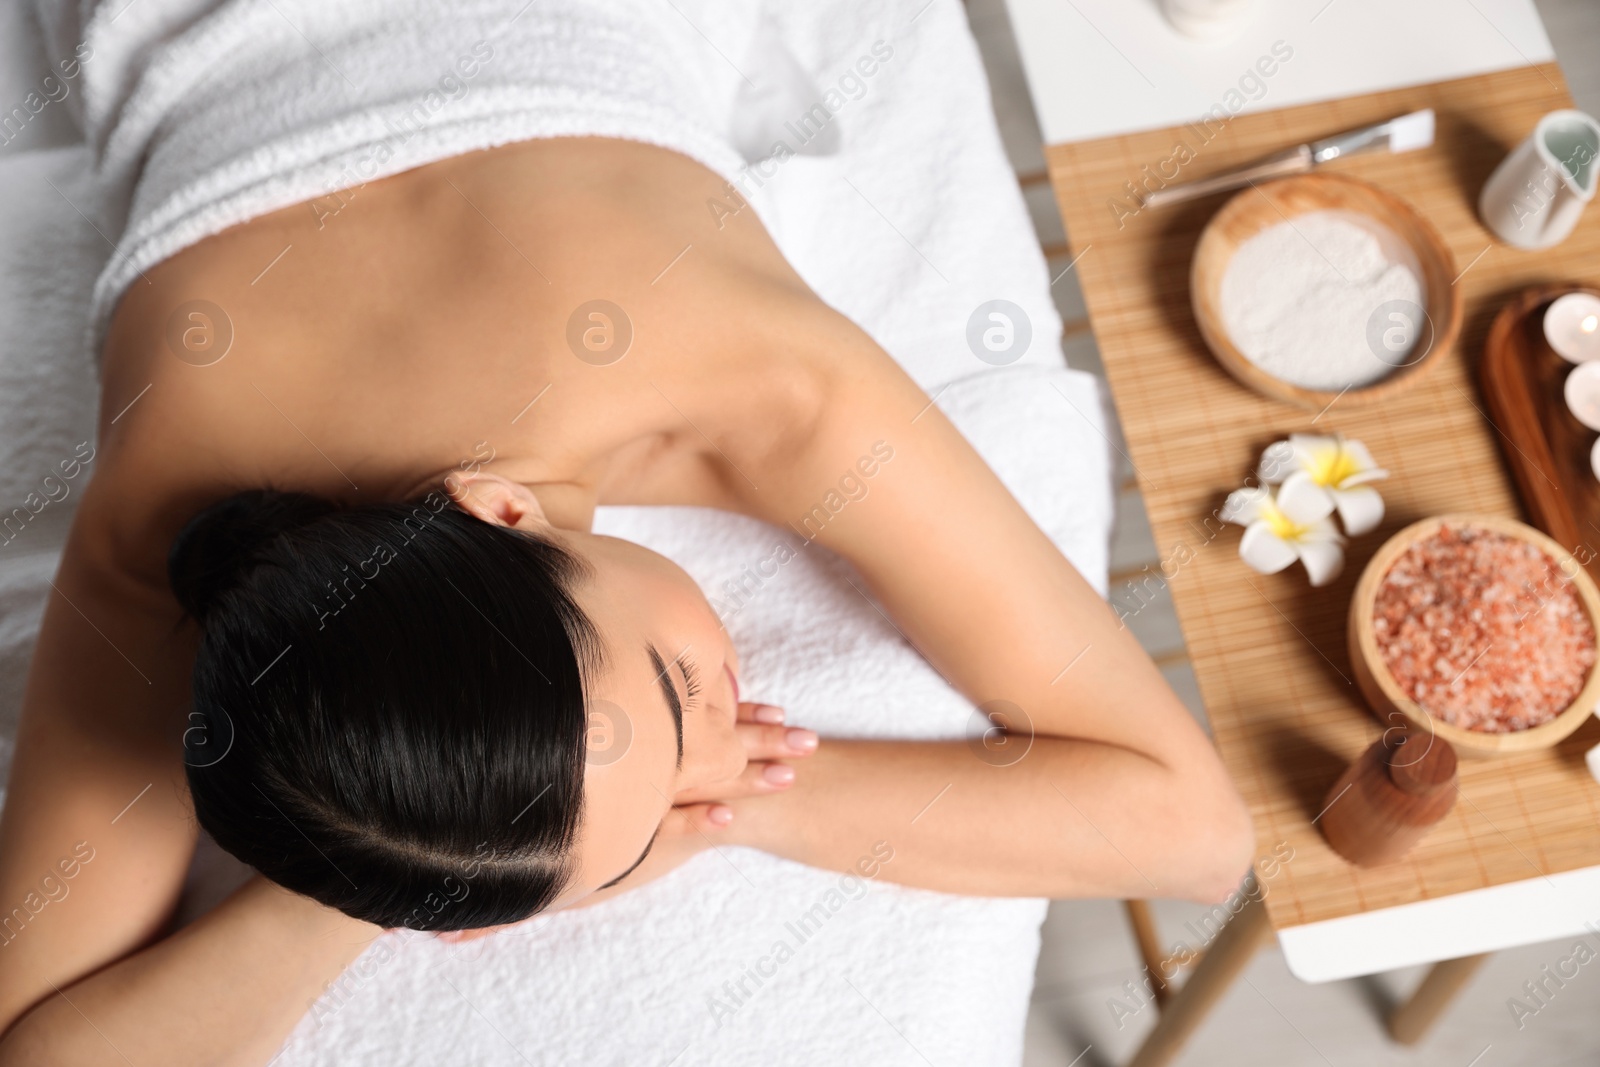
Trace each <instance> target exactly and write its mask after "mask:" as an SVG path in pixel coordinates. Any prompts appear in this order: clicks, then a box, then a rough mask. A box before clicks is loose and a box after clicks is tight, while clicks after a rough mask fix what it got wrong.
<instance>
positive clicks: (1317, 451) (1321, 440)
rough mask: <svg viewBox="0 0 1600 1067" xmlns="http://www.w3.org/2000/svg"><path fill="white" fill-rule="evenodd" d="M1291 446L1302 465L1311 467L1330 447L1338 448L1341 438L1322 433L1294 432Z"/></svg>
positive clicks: (1290, 440) (1290, 438)
mask: <svg viewBox="0 0 1600 1067" xmlns="http://www.w3.org/2000/svg"><path fill="white" fill-rule="evenodd" d="M1289 447H1290V448H1292V449H1294V455H1295V459H1296V460H1298V461H1299V464H1300V466H1302V467H1310V466H1311V465H1313V464H1314V463H1316V461H1317V457H1318V456H1320V455H1322V454H1323V453H1324V452H1327V451H1328V450H1329V449H1334V448H1338V447H1339V439H1338V438H1337V437H1329V436H1327V435H1325V434H1320V433H1292V434H1290V435H1289Z"/></svg>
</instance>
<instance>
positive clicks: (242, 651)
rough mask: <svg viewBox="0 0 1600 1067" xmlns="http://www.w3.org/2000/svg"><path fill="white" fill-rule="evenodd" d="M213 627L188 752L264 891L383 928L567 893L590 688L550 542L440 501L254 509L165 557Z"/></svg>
mask: <svg viewBox="0 0 1600 1067" xmlns="http://www.w3.org/2000/svg"><path fill="white" fill-rule="evenodd" d="M167 572H168V577H169V578H170V580H171V583H172V589H173V592H174V593H175V594H176V596H177V598H178V602H179V603H180V604H181V605H182V606H183V608H184V610H185V611H186V612H187V613H188V614H189V615H190V616H192V617H193V618H194V619H195V620H197V621H198V622H199V624H200V627H201V630H202V636H201V641H200V647H199V651H198V655H197V658H196V660H195V667H194V690H193V701H194V703H193V709H192V711H191V713H190V718H189V728H188V730H187V732H186V733H185V735H184V759H185V763H186V764H187V770H188V778H189V789H190V792H191V793H192V795H193V798H194V806H195V814H196V815H197V816H198V818H199V821H200V825H201V826H203V827H204V828H205V829H206V831H207V832H209V833H210V834H211V836H212V837H213V838H215V839H216V841H217V843H218V844H220V845H221V846H222V847H223V848H224V849H226V850H227V851H229V852H231V853H232V854H233V855H235V856H237V857H238V858H239V859H241V860H243V861H244V862H245V863H247V864H249V865H250V866H252V867H254V868H255V869H256V870H258V871H260V872H261V873H262V874H263V875H265V876H266V877H267V878H269V879H271V880H272V881H274V882H276V883H278V884H279V885H281V886H284V887H286V888H288V889H292V890H294V891H296V892H299V893H303V894H305V895H306V896H309V897H312V898H314V899H315V900H318V901H321V902H322V903H323V904H327V905H329V906H331V907H334V908H338V909H339V910H340V911H343V912H345V913H346V914H349V915H352V916H354V917H356V918H358V919H364V920H366V921H368V922H372V923H376V924H378V925H379V926H383V927H401V926H404V927H409V928H411V929H415V930H464V929H472V928H476V927H483V926H494V925H498V924H501V923H509V922H516V921H518V920H521V919H525V918H527V917H528V916H530V915H532V914H534V913H535V912H538V911H540V910H541V909H543V908H545V907H546V906H548V905H549V903H550V902H551V901H552V900H553V899H554V898H555V897H556V896H557V895H558V894H559V893H560V892H561V891H562V889H563V888H564V887H565V885H566V884H567V882H568V880H569V879H570V878H571V876H572V874H573V861H572V846H573V843H574V839H575V836H576V832H577V828H578V824H579V821H580V819H581V816H582V808H583V771H584V765H585V764H584V754H585V748H584V741H585V733H586V728H587V716H586V713H585V708H584V690H583V679H584V677H585V671H587V672H589V673H588V675H587V676H588V677H593V674H594V672H596V671H598V670H599V669H600V666H601V659H602V646H601V644H600V641H599V635H598V634H597V632H596V631H595V628H594V626H593V625H592V623H591V622H590V620H589V619H588V617H587V616H585V615H584V613H583V612H582V610H580V608H579V607H578V605H577V603H576V602H575V601H574V600H573V598H572V596H571V593H570V590H571V588H572V586H573V584H574V582H576V581H578V580H579V579H580V578H581V577H583V576H584V575H586V574H587V570H586V567H585V564H584V563H583V561H582V560H581V559H579V558H578V557H576V556H574V555H572V554H571V553H569V552H567V551H565V550H564V549H563V548H561V547H560V546H559V545H557V544H555V543H554V542H552V541H550V540H548V539H545V538H541V537H538V536H534V535H532V534H528V533H525V532H521V531H517V530H513V529H510V528H508V527H503V526H494V525H491V524H489V523H486V522H482V521H480V520H478V519H476V518H473V517H472V516H470V515H468V514H466V513H465V512H463V511H461V510H459V509H458V508H456V507H455V506H454V505H452V504H450V503H449V502H448V500H447V499H446V498H445V497H444V496H443V494H439V493H433V494H430V495H429V496H428V497H427V498H425V499H424V500H422V501H419V502H413V503H406V504H399V503H394V504H366V505H359V506H340V505H337V504H334V503H332V502H330V501H327V500H323V499H320V498H318V497H314V496H309V495H307V494H303V493H285V492H276V491H267V490H256V491H251V492H245V493H239V494H238V495H236V496H232V497H229V498H227V499H225V500H222V501H220V502H219V503H216V504H214V505H212V506H211V507H209V508H207V509H205V510H204V511H202V512H201V513H200V514H199V515H197V516H195V517H194V518H193V519H192V520H190V522H189V523H188V525H187V526H185V527H184V529H183V531H182V532H181V533H180V534H179V535H178V538H177V540H176V541H175V542H174V543H173V546H172V551H171V554H170V555H169V557H168V560H167Z"/></svg>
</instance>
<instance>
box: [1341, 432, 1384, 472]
mask: <svg viewBox="0 0 1600 1067" xmlns="http://www.w3.org/2000/svg"><path fill="white" fill-rule="evenodd" d="M1344 452H1345V455H1347V456H1349V457H1350V462H1351V463H1352V464H1354V465H1355V468H1356V470H1358V471H1365V470H1371V469H1372V468H1373V467H1376V466H1377V465H1378V463H1377V461H1376V460H1374V459H1373V458H1372V453H1371V452H1368V451H1367V446H1366V445H1364V444H1362V443H1361V442H1360V441H1356V440H1354V439H1351V438H1346V439H1345V441H1344Z"/></svg>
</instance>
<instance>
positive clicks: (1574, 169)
mask: <svg viewBox="0 0 1600 1067" xmlns="http://www.w3.org/2000/svg"><path fill="white" fill-rule="evenodd" d="M1597 168H1600V122H1596V121H1595V120H1594V119H1593V118H1591V117H1589V116H1588V115H1586V114H1584V113H1583V112H1581V111H1571V110H1564V111H1552V112H1550V114H1548V115H1546V116H1545V117H1544V118H1542V119H1540V120H1539V124H1538V125H1537V126H1535V127H1534V129H1533V133H1532V134H1530V135H1529V136H1528V139H1527V140H1525V141H1523V142H1522V143H1521V144H1520V145H1518V146H1517V147H1516V148H1515V149H1514V150H1513V151H1512V153H1511V154H1510V155H1509V156H1507V157H1506V158H1505V159H1504V160H1502V161H1501V163H1500V165H1499V166H1498V167H1496V168H1495V171H1494V173H1493V174H1491V175H1489V180H1488V181H1487V182H1485V183H1484V186H1483V193H1482V194H1481V195H1480V196H1479V197H1478V215H1479V216H1480V217H1481V218H1482V219H1483V224H1484V225H1485V226H1487V227H1488V228H1489V229H1490V230H1492V231H1493V232H1494V234H1495V235H1496V236H1497V237H1499V238H1500V239H1501V240H1502V241H1504V242H1505V243H1506V244H1509V245H1513V246H1515V247H1517V248H1549V247H1551V246H1552V245H1557V244H1560V243H1561V242H1562V241H1564V240H1566V239H1567V235H1568V234H1570V233H1571V232H1572V228H1573V227H1574V226H1576V225H1577V224H1578V217H1579V216H1580V215H1582V214H1583V209H1584V207H1585V206H1587V205H1588V203H1589V201H1590V200H1591V199H1592V198H1593V197H1594V189H1595V174H1596V170H1597Z"/></svg>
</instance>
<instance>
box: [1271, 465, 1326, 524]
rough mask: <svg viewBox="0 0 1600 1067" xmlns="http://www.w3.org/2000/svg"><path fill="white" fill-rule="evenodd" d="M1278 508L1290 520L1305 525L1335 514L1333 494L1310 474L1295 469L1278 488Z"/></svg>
mask: <svg viewBox="0 0 1600 1067" xmlns="http://www.w3.org/2000/svg"><path fill="white" fill-rule="evenodd" d="M1278 510H1279V511H1281V512H1283V514H1284V517H1285V518H1287V519H1288V520H1289V521H1290V522H1292V523H1295V524H1296V525H1299V526H1305V525H1308V524H1310V523H1313V522H1316V521H1317V520H1318V519H1325V518H1327V517H1328V516H1329V515H1331V514H1333V495H1332V494H1331V493H1329V492H1328V490H1326V489H1324V488H1323V487H1322V486H1320V485H1318V484H1317V483H1316V481H1314V480H1313V479H1312V477H1311V475H1310V474H1308V473H1306V472H1305V471H1295V472H1294V473H1293V474H1291V475H1289V477H1287V478H1285V479H1284V480H1283V485H1282V486H1281V487H1280V488H1279V489H1278Z"/></svg>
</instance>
